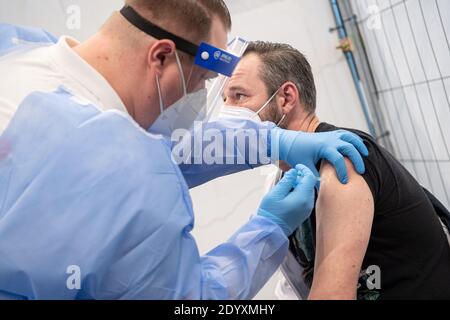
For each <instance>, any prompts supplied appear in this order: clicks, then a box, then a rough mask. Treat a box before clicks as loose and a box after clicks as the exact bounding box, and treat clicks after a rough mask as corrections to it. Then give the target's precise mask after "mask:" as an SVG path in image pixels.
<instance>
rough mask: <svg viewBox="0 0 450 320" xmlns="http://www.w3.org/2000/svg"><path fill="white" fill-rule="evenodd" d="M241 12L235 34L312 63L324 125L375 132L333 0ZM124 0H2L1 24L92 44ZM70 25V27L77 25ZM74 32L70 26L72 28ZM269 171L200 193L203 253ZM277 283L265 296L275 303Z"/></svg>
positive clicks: (242, 211)
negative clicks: (74, 11) (75, 11)
mask: <svg viewBox="0 0 450 320" xmlns="http://www.w3.org/2000/svg"><path fill="white" fill-rule="evenodd" d="M227 2H228V3H229V5H230V8H231V10H232V14H233V20H234V28H233V32H232V34H233V35H241V36H243V37H245V38H247V39H249V40H251V39H258V40H268V41H278V42H287V43H290V44H291V45H293V46H295V47H296V48H298V49H300V50H301V51H303V52H304V53H305V54H306V55H307V57H309V59H310V61H311V63H312V66H313V69H314V73H315V75H316V82H317V87H318V110H319V115H320V117H321V119H322V120H324V121H328V122H331V123H334V124H336V125H339V126H348V127H355V128H359V129H363V130H367V126H366V124H365V121H364V118H363V114H362V111H361V108H360V105H359V102H358V100H357V96H356V92H355V89H354V86H353V83H352V79H351V76H350V73H349V70H348V68H347V65H346V62H345V59H344V57H343V55H342V53H341V52H340V51H338V50H336V46H337V45H338V40H337V36H336V34H334V33H330V32H329V31H328V29H329V28H330V27H334V26H335V24H334V20H333V16H332V14H331V11H330V8H329V3H328V0H272V1H270V0H234V1H233V0H228V1H227ZM73 4H76V5H78V6H79V7H80V8H81V11H80V14H81V28H80V29H71V28H68V24H67V21H68V18H69V17H70V14H68V13H67V9H68V8H70V6H71V5H73ZM121 4H122V1H120V0H114V1H113V0H95V1H89V0H71V1H70V0H67V1H65V0H61V1H58V0H40V1H33V0H15V1H10V0H0V21H2V22H9V23H16V24H24V25H33V26H39V27H42V28H45V29H47V30H48V31H50V32H53V33H54V34H57V35H62V34H68V35H72V36H74V37H76V38H78V39H80V40H84V39H86V38H87V37H88V36H89V35H90V34H91V33H92V32H94V31H95V30H96V29H97V28H98V27H99V26H100V25H101V24H102V22H103V21H104V20H105V19H106V17H108V15H109V14H110V12H111V11H112V10H116V9H119V8H120V6H121ZM69 22H70V21H69ZM69 27H70V23H69ZM265 174H266V172H265V171H264V170H263V169H259V170H255V171H253V172H246V173H242V174H237V175H234V176H231V177H227V178H223V179H219V180H217V181H214V182H212V183H209V184H207V185H205V186H203V187H200V188H197V189H195V190H192V197H193V200H194V205H195V209H196V215H197V227H196V229H195V231H194V234H195V237H196V239H197V241H198V245H199V249H200V251H201V252H202V253H205V252H207V251H208V250H210V249H212V248H213V247H214V246H216V245H217V244H219V243H221V242H222V241H225V240H226V239H227V238H228V237H229V236H230V235H231V234H232V233H233V232H234V231H236V230H237V229H238V228H239V226H241V225H242V224H243V223H245V221H246V220H247V219H248V217H249V216H250V215H251V214H252V213H254V212H255V211H256V209H257V207H258V204H259V202H260V200H261V198H262V197H263V195H264V191H263V184H264V181H265V178H266V176H265ZM273 288H274V281H271V283H269V285H268V286H267V287H266V288H265V289H264V290H263V291H262V292H261V293H260V295H259V296H258V297H259V298H263V299H270V298H273V297H274V294H273Z"/></svg>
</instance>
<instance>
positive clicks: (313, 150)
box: [271, 128, 369, 183]
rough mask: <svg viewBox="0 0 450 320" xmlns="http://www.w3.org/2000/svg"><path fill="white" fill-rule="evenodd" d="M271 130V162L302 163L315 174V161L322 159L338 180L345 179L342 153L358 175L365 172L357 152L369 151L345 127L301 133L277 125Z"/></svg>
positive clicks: (345, 169) (343, 181)
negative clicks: (333, 170) (331, 166)
mask: <svg viewBox="0 0 450 320" xmlns="http://www.w3.org/2000/svg"><path fill="white" fill-rule="evenodd" d="M271 133H272V135H271V139H272V143H271V144H272V145H271V153H272V155H271V156H272V159H273V160H274V161H276V160H283V161H285V162H287V163H288V164H289V165H290V166H291V167H295V166H296V165H297V164H304V165H306V166H307V167H308V168H309V169H311V170H312V171H313V173H314V174H315V175H316V176H319V173H318V172H317V169H316V164H318V163H319V161H320V160H321V159H325V160H327V161H328V162H330V163H331V164H332V165H333V166H334V167H335V168H336V172H337V176H338V178H339V180H340V181H341V182H342V183H347V182H348V174H347V168H346V166H345V161H344V156H345V157H348V158H349V159H350V160H351V161H352V162H353V165H354V166H355V169H356V171H357V172H358V173H359V174H364V172H365V167H364V161H363V159H362V157H361V154H362V155H363V156H368V155H369V151H368V150H367V148H366V146H365V145H364V142H363V141H362V139H361V138H360V137H358V136H357V135H356V134H353V133H351V132H348V131H345V130H338V131H332V132H323V133H304V132H297V131H289V130H283V129H279V128H274V129H272V132H271ZM277 151H278V154H277V153H276V152H277Z"/></svg>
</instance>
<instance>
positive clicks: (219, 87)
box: [166, 37, 248, 143]
mask: <svg viewBox="0 0 450 320" xmlns="http://www.w3.org/2000/svg"><path fill="white" fill-rule="evenodd" d="M247 46H248V42H247V41H246V40H244V39H242V38H239V37H236V38H234V39H233V40H232V41H231V42H230V43H229V45H228V48H227V51H226V52H228V53H230V54H231V55H233V56H235V57H238V58H240V57H242V55H243V54H244V52H245V50H246V48H247ZM221 52H222V53H223V52H225V51H221ZM233 70H234V67H233ZM227 74H229V75H230V76H231V73H230V72H227ZM183 78H184V79H182V82H183V81H184V83H185V87H186V95H185V96H184V97H183V98H182V99H181V100H180V101H179V103H177V104H176V105H174V106H173V107H171V108H169V109H171V110H167V112H166V113H167V115H166V116H167V117H171V118H172V119H171V121H170V123H171V124H170V125H171V126H172V127H171V128H168V129H169V130H168V132H170V133H171V140H172V142H174V143H179V142H180V140H181V139H183V138H184V136H189V137H192V135H193V130H194V128H195V126H196V125H197V126H201V125H202V124H203V123H206V122H208V121H210V119H211V118H212V117H214V116H215V115H217V114H218V112H220V108H221V106H222V104H223V101H222V97H223V93H224V89H225V87H226V85H227V82H228V81H229V79H230V77H229V76H228V75H225V74H219V73H218V72H215V71H213V70H210V69H205V68H203V67H202V66H200V65H199V64H197V63H196V64H194V65H193V67H192V70H191V71H189V73H187V75H186V73H183Z"/></svg>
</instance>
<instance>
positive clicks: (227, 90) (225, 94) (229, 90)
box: [222, 85, 247, 100]
mask: <svg viewBox="0 0 450 320" xmlns="http://www.w3.org/2000/svg"><path fill="white" fill-rule="evenodd" d="M236 91H244V92H247V90H246V89H245V88H244V87H242V86H239V85H234V86H231V87H228V88H227V89H226V90H224V91H223V93H222V98H223V100H225V98H226V97H227V93H228V92H236Z"/></svg>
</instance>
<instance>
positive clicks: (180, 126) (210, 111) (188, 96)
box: [120, 6, 248, 142]
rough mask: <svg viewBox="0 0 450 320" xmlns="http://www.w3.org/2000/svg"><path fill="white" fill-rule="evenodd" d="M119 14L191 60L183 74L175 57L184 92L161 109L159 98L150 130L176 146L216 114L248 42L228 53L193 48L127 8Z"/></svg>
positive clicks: (236, 42) (206, 47) (237, 44)
mask: <svg viewBox="0 0 450 320" xmlns="http://www.w3.org/2000/svg"><path fill="white" fill-rule="evenodd" d="M120 12H121V14H122V15H123V16H124V17H125V19H127V20H128V21H129V22H130V23H131V24H132V25H134V26H135V27H136V28H138V29H139V30H141V31H143V32H144V33H146V34H148V35H150V36H152V37H154V38H156V39H159V40H161V39H169V40H172V41H173V42H174V43H175V45H176V47H177V50H179V51H181V52H183V53H185V54H187V55H188V56H191V57H192V58H193V60H194V62H193V65H192V67H191V70H190V71H189V72H188V73H185V72H184V71H183V66H182V63H181V61H180V57H179V55H178V54H176V59H177V64H178V66H179V68H180V78H181V82H182V86H183V91H184V94H183V97H182V98H181V99H180V100H179V101H177V102H176V103H175V104H174V105H172V106H170V107H168V108H163V107H162V106H163V104H164V101H162V98H161V94H160V105H161V116H160V117H159V118H158V119H157V120H156V122H155V123H154V124H153V125H152V127H151V128H150V129H149V132H150V133H154V134H162V135H164V136H165V137H166V138H171V139H172V141H174V142H178V141H180V139H181V138H182V137H183V136H184V135H185V134H188V135H190V132H192V131H193V129H194V126H195V125H199V124H201V123H204V122H207V121H209V120H210V118H211V117H212V116H213V115H215V114H217V113H218V110H219V109H220V107H221V105H222V95H223V92H224V88H225V86H226V83H227V81H228V79H229V78H230V77H231V75H232V74H233V71H234V69H235V68H236V66H237V64H238V63H239V61H240V58H241V57H242V55H243V53H244V52H245V50H246V48H247V46H248V42H247V41H245V40H243V39H241V38H235V39H233V40H232V41H231V42H230V43H229V45H228V48H227V50H223V49H220V48H217V47H215V46H212V45H210V44H208V43H201V44H200V45H195V44H193V43H191V42H189V41H187V40H185V39H183V38H181V37H179V36H177V35H174V34H172V33H170V32H168V31H166V30H164V29H162V28H160V27H158V26H156V25H154V24H153V23H151V22H150V21H148V20H146V19H145V18H143V17H142V16H140V15H139V14H138V13H137V12H136V11H135V10H134V9H133V8H132V7H130V6H125V7H124V8H123V9H122V10H121V11H120ZM205 83H206V85H205ZM158 89H159V88H158Z"/></svg>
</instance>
